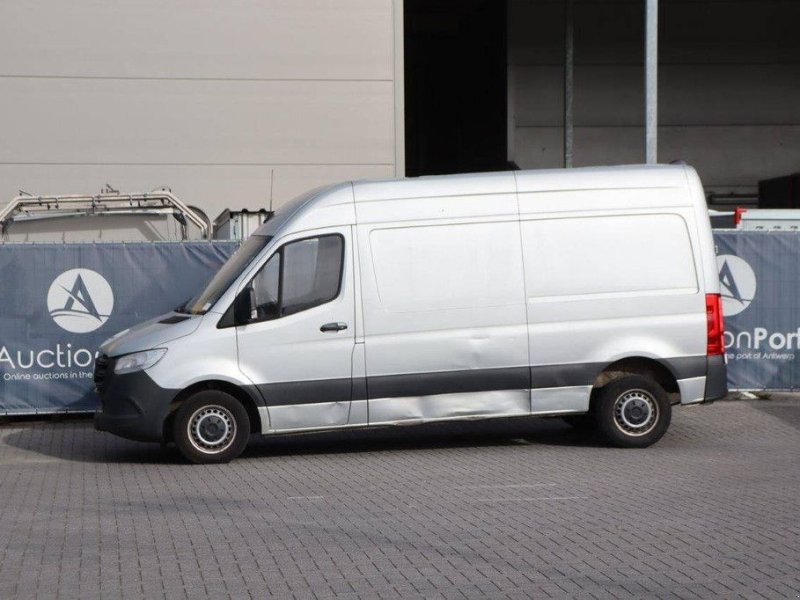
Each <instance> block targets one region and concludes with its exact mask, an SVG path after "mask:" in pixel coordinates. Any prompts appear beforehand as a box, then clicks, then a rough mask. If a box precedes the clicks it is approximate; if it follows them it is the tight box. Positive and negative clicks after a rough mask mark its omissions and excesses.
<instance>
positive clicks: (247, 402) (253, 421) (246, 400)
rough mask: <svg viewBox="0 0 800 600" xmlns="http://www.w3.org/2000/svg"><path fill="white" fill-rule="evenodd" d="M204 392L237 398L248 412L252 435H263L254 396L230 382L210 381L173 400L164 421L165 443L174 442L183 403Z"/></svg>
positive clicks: (187, 390) (196, 384)
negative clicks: (173, 431)
mask: <svg viewBox="0 0 800 600" xmlns="http://www.w3.org/2000/svg"><path fill="white" fill-rule="evenodd" d="M204 390H217V391H220V392H225V393H226V394H230V395H231V396H233V397H234V398H236V399H237V400H238V401H239V402H241V404H242V406H244V408H245V410H246V411H247V416H248V418H249V421H250V433H261V418H260V417H259V414H258V406H259V404H258V402H257V400H256V399H255V398H253V396H252V395H251V394H250V393H249V392H248V391H247V390H245V389H244V388H242V387H240V386H238V385H236V384H234V383H230V382H229V381H221V380H219V379H209V380H205V381H198V382H196V383H193V384H192V385H190V386H189V387H187V388H185V389H183V390H181V391H180V392H179V393H178V395H177V396H175V398H174V399H173V400H172V402H171V403H170V406H169V411H168V413H167V418H166V419H164V433H163V436H164V440H165V441H171V440H172V423H173V420H174V419H175V413H176V412H177V410H178V407H179V406H180V405H181V403H182V402H184V401H185V400H186V399H188V398H190V397H191V396H193V395H194V394H196V393H197V392H201V391H204Z"/></svg>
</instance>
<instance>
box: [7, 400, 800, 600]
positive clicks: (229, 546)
mask: <svg viewBox="0 0 800 600" xmlns="http://www.w3.org/2000/svg"><path fill="white" fill-rule="evenodd" d="M269 596H272V597H278V598H285V597H297V598H315V597H316V598H328V597H341V598H378V597H380V598H530V597H535V598H547V597H556V598H567V597H569V598H572V597H578V598H641V597H652V598H659V599H660V598H671V597H680V598H696V597H703V598H719V597H723V598H731V597H745V598H758V597H765V598H798V597H800V399H798V398H797V397H795V398H791V397H787V396H780V397H773V399H772V400H763V401H755V400H754V401H733V402H718V403H716V404H714V405H711V406H700V407H693V408H680V409H676V410H675V412H674V419H673V424H672V426H671V428H670V431H669V432H668V434H667V435H666V436H665V438H664V439H663V440H662V441H661V442H660V443H659V444H657V445H656V446H654V447H652V448H649V449H646V450H618V449H612V448H606V447H603V446H601V445H598V444H596V443H594V442H592V441H591V440H587V439H584V438H581V437H580V436H579V435H578V434H576V433H574V432H572V431H571V430H570V429H568V428H567V427H566V426H564V425H562V424H561V422H560V421H559V420H552V419H550V420H538V421H528V420H523V421H503V422H500V421H498V422H493V423H489V424H486V423H484V424H478V423H470V424H464V425H448V426H436V427H433V426H425V427H417V428H396V429H392V430H389V431H388V432H387V431H386V430H384V432H382V433H374V432H359V433H357V434H349V435H343V434H336V435H333V434H325V435H315V436H302V437H293V438H281V439H277V438H273V439H266V438H257V439H254V440H253V441H252V442H251V444H250V447H249V449H248V451H247V452H246V454H245V456H244V457H243V458H241V459H239V460H237V461H235V462H233V463H231V464H228V465H221V466H192V465H188V464H184V463H183V462H182V461H181V459H180V457H179V456H178V454H177V452H176V451H175V450H174V449H168V450H166V451H162V450H161V449H160V448H159V447H158V446H157V445H146V444H137V443H134V442H128V441H125V440H121V439H118V438H115V437H113V436H111V435H109V434H101V433H97V432H95V431H94V430H93V429H92V428H91V424H90V423H89V422H88V421H84V420H79V421H64V422H61V423H54V422H37V423H11V424H6V425H5V426H3V427H0V598H13V597H20V598H32V597H37V598H52V597H62V598H95V597H96V598H104V599H105V598H148V599H150V598H170V599H173V598H181V597H190V598H204V597H208V598H226V597H232V598H247V597H251V598H265V597H269Z"/></svg>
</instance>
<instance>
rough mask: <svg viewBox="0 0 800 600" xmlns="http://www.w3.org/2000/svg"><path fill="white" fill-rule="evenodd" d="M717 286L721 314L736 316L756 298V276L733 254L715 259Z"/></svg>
mask: <svg viewBox="0 0 800 600" xmlns="http://www.w3.org/2000/svg"><path fill="white" fill-rule="evenodd" d="M717 269H718V270H719V284H720V291H721V292H722V293H721V295H722V314H724V315H725V316H726V317H732V316H733V315H738V314H739V313H740V312H742V311H743V310H744V309H746V308H747V307H748V306H750V303H751V302H752V301H753V298H755V296H756V274H755V273H753V269H751V268H750V265H748V264H747V263H746V262H745V261H744V260H742V259H741V258H739V257H738V256H734V255H733V254H723V255H722V256H718V257H717Z"/></svg>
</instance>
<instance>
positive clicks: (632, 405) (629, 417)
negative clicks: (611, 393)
mask: <svg viewBox="0 0 800 600" xmlns="http://www.w3.org/2000/svg"><path fill="white" fill-rule="evenodd" d="M658 415H659V411H658V403H657V402H656V399H655V398H654V397H653V395H652V394H651V393H650V392H647V391H645V390H628V391H626V392H624V393H622V394H620V396H619V397H618V398H617V399H616V401H615V402H614V424H615V425H616V426H617V428H618V429H619V430H620V431H621V432H622V433H624V434H625V435H632V436H637V437H638V436H642V435H646V434H648V433H650V432H651V431H652V430H653V428H654V427H655V426H656V423H657V422H658Z"/></svg>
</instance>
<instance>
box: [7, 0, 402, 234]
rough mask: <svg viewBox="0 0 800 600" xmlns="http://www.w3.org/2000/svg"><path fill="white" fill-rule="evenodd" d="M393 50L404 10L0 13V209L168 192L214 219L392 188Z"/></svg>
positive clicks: (77, 6)
mask: <svg viewBox="0 0 800 600" xmlns="http://www.w3.org/2000/svg"><path fill="white" fill-rule="evenodd" d="M402 48H403V44H402V0H231V1H226V2H220V1H218V0H114V1H113V2H108V1H106V0H73V1H71V2H61V1H59V0H3V2H1V3H0V205H2V204H4V203H5V202H7V201H8V200H10V199H11V198H13V197H14V196H15V195H16V194H17V190H19V189H24V190H26V191H28V192H30V193H34V194H43V193H94V192H99V191H100V188H101V187H102V186H103V185H104V184H105V183H109V184H111V185H112V186H114V187H115V188H117V189H120V190H122V191H132V192H142V191H149V190H151V189H153V188H156V187H161V186H168V187H170V188H171V189H172V190H173V192H174V193H175V194H176V195H178V196H179V197H180V198H181V199H183V200H184V201H185V202H186V203H187V204H190V205H196V206H198V207H200V208H201V209H203V210H204V211H205V212H206V213H207V214H208V215H209V216H210V217H211V218H212V219H213V218H214V217H215V216H216V215H217V214H218V213H219V212H220V211H221V210H222V209H223V208H226V207H230V208H235V209H238V208H260V207H264V206H266V205H267V203H268V201H269V195H270V188H271V187H272V188H273V194H274V201H275V206H278V205H280V203H281V202H284V201H286V200H287V199H289V198H291V197H293V196H295V195H296V194H298V193H300V192H302V191H304V190H307V189H309V188H312V187H316V186H318V185H321V184H324V183H328V182H333V181H340V180H345V179H351V178H360V177H391V176H394V175H396V174H402V173H403V168H404V167H403V160H404V159H403V157H404V153H403V102H402V97H403V96H402V84H403V76H402V74H403V61H402ZM273 170H274V180H273V181H271V173H272V172H273Z"/></svg>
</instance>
